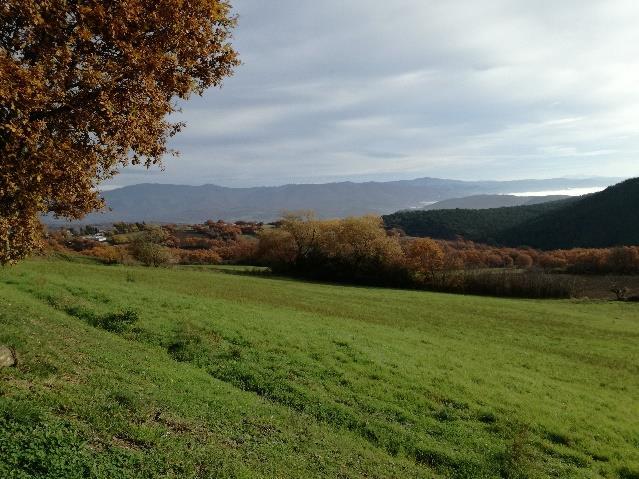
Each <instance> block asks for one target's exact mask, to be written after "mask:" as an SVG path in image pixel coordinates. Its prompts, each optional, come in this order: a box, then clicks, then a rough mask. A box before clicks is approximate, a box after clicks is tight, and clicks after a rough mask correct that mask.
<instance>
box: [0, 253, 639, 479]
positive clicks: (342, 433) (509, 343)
mask: <svg viewBox="0 0 639 479" xmlns="http://www.w3.org/2000/svg"><path fill="white" fill-rule="evenodd" d="M125 310H131V311H133V312H135V313H137V315H138V316H139V320H138V321H137V322H136V323H135V324H132V325H129V326H126V327H124V328H117V327H112V325H110V324H111V323H109V321H108V319H109V318H111V319H113V318H114V317H115V318H116V319H117V318H118V316H113V314H114V313H121V312H123V311H125ZM110 315H111V316H110ZM105 328H106V329H105ZM0 344H9V345H12V346H14V347H16V349H17V351H18V352H19V356H20V358H19V359H20V362H19V366H18V368H8V369H2V370H0V477H2V478H23V477H24V478H26V477H38V478H76V477H77V478H84V477H96V478H97V477H99V478H109V479H111V478H128V477H131V478H134V477H135V478H138V477H141V478H146V477H148V478H151V477H175V478H208V477H210V478H225V477H245V478H257V477H264V478H288V477H291V478H315V477H333V478H347V477H368V478H371V477H389V478H418V477H468V478H482V477H504V478H525V477H530V478H537V477H561V478H563V477H572V478H595V477H610V478H614V477H619V478H622V479H629V478H639V305H637V304H624V303H613V302H595V301H589V302H584V301H582V302H577V301H575V302H573V301H533V300H507V299H492V298H479V297H464V296H452V295H444V294H432V293H425V292H412V291H396V290H383V289H374V288H357V287H343V286H331V285H323V284H312V283H304V282H297V281H292V280H285V279H277V278H269V277H263V276H249V275H242V274H234V272H233V271H224V270H218V269H214V268H208V269H207V268H182V269H179V268H174V269H145V268H142V267H124V266H111V267H109V266H101V265H98V264H94V263H91V262H89V261H85V262H83V261H65V260H61V259H57V260H55V259H50V260H44V259H40V260H30V261H28V262H25V263H23V264H20V265H18V266H16V267H12V268H4V269H2V270H0Z"/></svg>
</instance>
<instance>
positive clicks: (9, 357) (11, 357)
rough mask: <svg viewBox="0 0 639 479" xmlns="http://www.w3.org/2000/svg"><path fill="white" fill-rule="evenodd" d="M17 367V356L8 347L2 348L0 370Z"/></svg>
mask: <svg viewBox="0 0 639 479" xmlns="http://www.w3.org/2000/svg"><path fill="white" fill-rule="evenodd" d="M15 365H16V355H15V353H14V352H13V350H12V349H11V348H9V347H7V346H0V368H10V367H11V366H15Z"/></svg>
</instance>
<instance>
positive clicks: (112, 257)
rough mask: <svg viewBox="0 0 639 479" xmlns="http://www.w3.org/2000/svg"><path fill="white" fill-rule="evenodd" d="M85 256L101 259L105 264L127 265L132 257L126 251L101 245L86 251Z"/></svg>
mask: <svg viewBox="0 0 639 479" xmlns="http://www.w3.org/2000/svg"><path fill="white" fill-rule="evenodd" d="M84 254H86V255H89V256H93V257H94V258H97V259H99V260H100V261H101V262H103V263H104V264H126V263H129V262H131V257H130V256H129V255H128V254H127V251H126V249H124V248H119V247H117V246H107V245H100V246H95V247H93V248H91V249H88V250H86V251H84Z"/></svg>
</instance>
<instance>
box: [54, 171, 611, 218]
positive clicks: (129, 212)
mask: <svg viewBox="0 0 639 479" xmlns="http://www.w3.org/2000/svg"><path fill="white" fill-rule="evenodd" d="M615 181H616V179H613V178H609V179H607V180H606V179H602V178H588V179H566V178H554V179H546V180H511V181H501V182H500V181H462V180H449V179H442V178H430V177H424V178H417V179H413V180H398V181H389V182H373V181H371V182H363V183H357V182H349V181H344V182H334V183H316V184H313V183H308V184H286V185H281V186H261V187H259V186H258V187H245V188H231V187H226V186H220V185H215V184H207V185H200V186H190V185H171V184H158V183H141V184H138V185H131V186H125V187H122V188H118V189H113V190H108V191H104V192H103V193H102V196H103V197H104V199H105V201H106V204H107V207H109V208H110V210H108V211H105V212H103V213H93V214H90V215H88V216H87V217H86V218H85V219H83V220H82V223H92V224H107V223H112V222H117V221H129V222H135V221H146V222H158V223H198V222H203V221H206V220H208V219H223V220H227V221H236V220H257V221H272V220H275V219H277V218H278V217H280V215H281V214H282V212H283V211H291V210H314V211H315V212H316V213H317V214H318V216H319V217H321V218H338V217H345V216H359V215H364V214H378V215H382V214H388V213H392V212H394V211H398V210H401V209H407V208H416V207H420V206H424V205H425V204H427V203H430V202H436V201H441V200H445V199H450V198H459V197H463V196H471V195H475V194H500V193H513V192H517V191H543V190H557V189H565V188H584V187H602V186H606V184H607V183H608V184H610V183H613V182H615ZM44 221H45V222H46V223H50V224H51V223H53V224H55V223H64V221H61V220H58V221H56V220H54V219H52V218H48V217H47V218H45V220H44Z"/></svg>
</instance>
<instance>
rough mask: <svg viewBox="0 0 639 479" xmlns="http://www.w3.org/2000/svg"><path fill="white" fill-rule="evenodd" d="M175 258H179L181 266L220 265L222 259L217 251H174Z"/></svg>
mask: <svg viewBox="0 0 639 479" xmlns="http://www.w3.org/2000/svg"><path fill="white" fill-rule="evenodd" d="M172 254H173V256H174V257H176V258H178V261H179V263H180V264H220V263H222V257H221V256H220V255H219V254H217V253H216V252H215V251H211V250H209V249H196V250H178V249H174V250H172Z"/></svg>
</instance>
